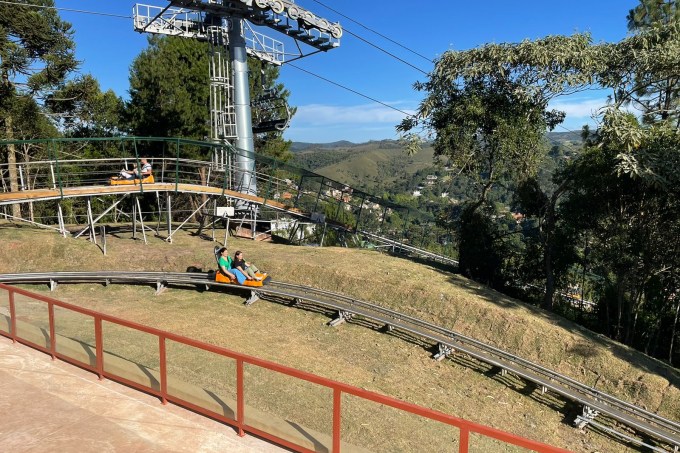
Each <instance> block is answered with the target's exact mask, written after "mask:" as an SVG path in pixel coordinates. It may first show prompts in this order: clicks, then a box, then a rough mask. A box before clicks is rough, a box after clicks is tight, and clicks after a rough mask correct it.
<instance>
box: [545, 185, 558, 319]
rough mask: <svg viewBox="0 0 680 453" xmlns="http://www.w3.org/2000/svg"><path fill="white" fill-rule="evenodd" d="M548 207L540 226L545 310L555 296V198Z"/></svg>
mask: <svg viewBox="0 0 680 453" xmlns="http://www.w3.org/2000/svg"><path fill="white" fill-rule="evenodd" d="M549 203H550V204H549V205H548V207H547V208H548V209H547V210H546V213H545V221H544V222H543V225H542V226H541V229H542V233H543V235H544V240H543V244H544V247H545V250H544V252H543V272H545V294H544V295H543V302H542V303H541V306H542V307H543V308H545V309H546V310H551V309H552V307H553V299H554V297H555V271H554V268H553V259H552V258H553V232H554V231H555V203H556V199H555V198H554V197H553V198H552V199H551V200H550V201H549Z"/></svg>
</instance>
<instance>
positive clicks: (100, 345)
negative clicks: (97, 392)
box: [94, 316, 104, 381]
mask: <svg viewBox="0 0 680 453" xmlns="http://www.w3.org/2000/svg"><path fill="white" fill-rule="evenodd" d="M94 338H95V340H94V341H95V345H96V346H95V348H96V359H97V375H98V376H99V380H100V381H101V380H102V379H104V342H103V338H102V318H101V317H99V316H95V318H94Z"/></svg>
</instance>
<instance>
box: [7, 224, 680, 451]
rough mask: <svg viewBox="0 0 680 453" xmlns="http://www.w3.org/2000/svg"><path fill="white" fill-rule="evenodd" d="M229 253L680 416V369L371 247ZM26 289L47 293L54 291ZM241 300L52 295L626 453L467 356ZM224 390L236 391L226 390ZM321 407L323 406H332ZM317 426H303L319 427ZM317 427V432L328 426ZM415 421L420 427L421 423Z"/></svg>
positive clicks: (144, 249) (281, 397)
mask: <svg viewBox="0 0 680 453" xmlns="http://www.w3.org/2000/svg"><path fill="white" fill-rule="evenodd" d="M216 237H218V238H221V237H223V233H222V234H220V233H218V234H217V236H216ZM0 243H2V246H1V247H0V273H9V272H32V271H33V272H34V271H46V270H55V271H56V270H100V269H101V270H103V269H107V270H131V269H132V270H134V269H138V270H145V271H151V270H159V271H172V272H183V271H185V270H186V269H187V268H188V267H190V266H191V267H195V268H200V269H203V270H208V269H213V268H214V267H215V265H214V258H213V256H212V247H213V243H212V242H210V241H206V240H202V239H199V238H196V237H193V236H191V235H189V234H186V233H182V232H180V233H177V234H176V235H175V240H174V241H173V244H167V243H164V242H163V241H161V240H160V239H158V238H149V245H146V246H145V245H144V243H143V242H142V241H139V240H138V241H132V240H130V239H129V238H128V237H124V236H121V237H110V238H109V239H108V241H107V245H108V247H107V249H108V254H107V256H103V254H102V253H101V251H100V250H99V249H98V248H97V247H96V246H94V245H93V244H90V243H89V242H87V241H85V240H72V239H64V238H61V237H60V236H58V235H56V234H55V233H51V232H45V231H36V230H33V229H27V228H21V229H17V228H0ZM36 244H40V245H39V246H36ZM229 248H230V251H231V252H232V253H233V252H234V251H236V249H241V250H244V251H245V253H246V257H247V259H249V260H252V261H254V262H255V263H256V264H257V265H258V266H259V267H260V268H261V269H265V270H267V271H269V272H270V274H271V275H273V278H274V279H275V280H281V281H288V282H294V283H299V284H305V285H309V286H314V287H317V288H322V289H326V290H330V291H338V292H342V293H344V294H347V295H350V296H353V297H357V298H360V299H362V300H366V301H369V302H372V303H377V304H379V305H382V306H385V307H388V308H392V309H395V310H398V311H401V312H404V313H408V314H409V315H412V316H415V317H418V318H421V319H424V320H426V321H428V322H432V323H435V324H438V325H442V326H445V327H447V328H451V329H454V330H457V331H459V332H460V333H462V334H464V335H467V336H470V337H473V338H476V339H478V340H480V341H484V342H487V343H489V344H492V345H494V346H497V347H499V348H502V349H505V350H508V351H510V352H513V353H516V354H518V355H519V356H522V357H524V358H526V359H528V360H531V361H534V362H537V363H540V364H542V365H544V366H546V367H548V368H551V369H554V370H556V371H559V372H561V373H564V374H566V375H568V376H571V377H573V378H575V379H577V380H579V381H581V382H583V383H585V384H588V385H592V386H596V387H597V388H599V389H602V390H604V391H607V392H609V393H612V394H614V395H616V396H618V397H621V398H622V399H625V400H627V401H630V402H633V403H636V404H640V405H642V406H644V407H646V408H647V409H650V410H653V411H658V412H659V413H660V414H661V415H663V416H665V417H669V418H672V419H675V420H677V419H678V414H679V413H680V391H679V390H678V385H679V383H680V376H679V375H678V372H677V370H672V369H670V368H668V367H666V366H665V365H664V364H662V363H661V362H659V361H656V360H653V359H650V358H648V357H645V356H644V355H642V354H640V353H638V352H636V351H633V350H630V349H629V348H626V347H624V346H621V345H618V344H616V343H613V342H611V341H609V340H608V339H606V338H603V337H601V336H597V335H594V334H592V333H590V332H588V331H586V330H584V329H581V328H579V327H578V326H576V325H574V324H572V323H570V322H568V321H566V320H564V319H562V318H559V317H557V316H554V315H552V314H550V313H546V312H544V311H542V310H540V309H537V308H534V307H529V306H526V305H524V304H522V303H520V302H518V301H516V300H514V299H511V298H507V297H505V296H503V295H500V294H498V293H496V292H494V291H491V290H488V289H487V288H484V287H481V286H480V285H478V284H476V283H474V282H470V281H468V280H466V279H464V278H462V277H460V276H458V275H455V274H451V273H449V272H444V271H441V270H439V269H437V268H435V267H432V266H428V265H422V264H416V263H412V262H409V261H407V260H404V259H400V258H393V257H390V256H386V255H381V254H378V253H377V252H374V251H368V250H353V249H342V248H312V247H294V246H286V245H279V244H271V243H258V242H252V241H248V240H243V239H235V238H230V239H229ZM131 257H133V258H131ZM30 289H31V290H37V289H39V291H40V292H43V293H48V291H47V290H46V289H45V288H37V287H31V288H30ZM244 294H245V293H244ZM244 294H237V293H220V292H213V291H208V292H198V291H193V290H188V291H187V290H180V289H172V288H171V289H169V290H168V291H166V292H164V293H163V294H162V295H160V296H158V297H155V296H153V290H152V289H151V288H149V287H144V286H127V287H126V286H109V287H102V286H100V285H60V286H59V288H58V289H57V291H56V292H55V293H53V294H51V295H52V296H53V297H56V298H58V299H60V300H64V301H68V302H71V303H74V304H77V305H81V306H85V307H88V308H91V309H94V310H97V311H101V312H104V313H108V314H111V315H114V316H119V317H122V318H125V319H130V320H133V321H136V322H139V323H141V324H144V325H148V326H152V327H157V328H160V329H164V330H168V331H171V332H174V333H178V334H180V335H186V336H188V337H191V338H195V339H198V340H202V341H205V342H207V343H211V344H217V345H220V346H224V347H227V348H229V349H232V350H235V351H239V352H243V353H246V354H252V355H255V356H258V357H262V358H265V359H269V360H272V361H275V362H278V363H282V364H284V365H288V366H292V367H295V368H298V369H301V370H305V371H309V372H312V373H315V374H318V375H321V376H325V377H328V378H331V379H336V380H339V381H343V382H347V383H350V384H352V385H356V386H358V387H362V388H366V389H369V390H373V391H377V392H379V393H383V394H386V395H390V396H393V397H396V398H400V399H403V400H406V401H410V402H413V403H416V404H421V405H423V406H426V407H431V408H433V409H437V410H441V411H443V412H447V413H450V414H452V415H456V416H459V417H463V418H467V419H470V420H473V421H476V422H479V423H483V424H486V425H490V426H494V427H497V428H499V429H503V430H506V431H510V432H513V433H516V434H518V435H521V436H525V437H529V438H532V439H536V440H539V441H542V442H546V443H550V444H553V445H557V446H561V447H563V448H568V449H571V450H573V451H579V452H592V451H596V450H599V451H603V452H604V451H629V450H627V447H626V446H624V445H621V444H618V443H616V442H614V441H613V440H611V439H610V438H608V437H607V436H603V435H600V434H598V433H597V432H595V431H593V430H591V429H589V430H586V431H578V430H576V429H575V428H573V427H572V426H571V425H570V423H571V419H570V418H569V417H571V416H573V415H574V414H573V411H575V410H578V408H574V407H570V405H568V404H565V403H564V402H563V401H562V400H559V399H557V398H555V397H554V396H551V395H549V394H548V395H541V394H540V392H534V391H532V389H531V388H529V387H527V386H526V385H525V384H524V383H523V382H521V381H519V380H517V379H514V378H512V377H511V376H504V377H503V376H500V375H494V374H493V372H492V370H489V369H488V367H487V366H485V365H482V364H479V363H476V362H474V361H472V360H469V359H467V358H465V357H460V356H456V357H454V358H453V360H448V361H444V362H435V361H433V360H432V359H431V354H430V352H429V351H427V350H425V349H424V348H423V345H422V344H421V343H420V342H419V341H417V340H415V339H410V338H402V337H403V335H385V334H383V333H380V332H377V331H374V330H372V329H367V328H366V327H363V326H361V325H359V324H346V325H343V326H341V327H339V328H329V327H327V326H326V323H327V321H328V316H327V313H320V312H317V311H305V310H295V309H292V308H289V307H287V306H285V305H281V304H276V303H270V302H264V301H260V302H257V303H256V304H255V305H253V306H251V307H244V306H243V305H242V302H243V300H244V297H243V296H244ZM141 353H142V354H143V352H141ZM183 354H185V355H182V366H179V365H178V368H177V369H174V372H175V373H180V372H181V371H180V369H186V370H188V371H184V372H183V373H186V376H187V377H188V378H191V379H192V380H193V379H196V380H197V382H200V383H202V384H204V385H207V386H212V387H213V388H221V387H220V386H223V385H224V384H223V379H222V377H221V376H223V375H224V372H223V371H220V368H219V367H217V368H211V367H210V366H209V365H208V364H205V359H196V360H194V359H191V357H189V356H186V353H183ZM141 360H147V359H146V358H144V357H142V358H141ZM148 360H150V359H148ZM201 376H204V377H201ZM490 377H491V378H490ZM201 379H203V380H202V381H201ZM194 382H196V381H194ZM289 387H290V386H289ZM290 388H292V387H290ZM224 391H225V392H230V391H233V390H231V389H229V388H226V387H225V388H224ZM291 392H292V390H291ZM304 393H305V392H303V391H299V390H296V391H295V392H292V393H288V392H281V394H278V395H275V396H274V397H272V396H270V395H267V394H266V392H265V391H264V390H261V391H260V390H258V391H255V392H253V394H252V395H248V396H249V397H251V398H253V401H254V403H256V404H257V405H258V407H262V408H264V409H266V410H269V411H272V412H274V413H278V412H281V413H284V414H285V413H287V412H289V411H290V410H291V408H292V407H295V406H294V403H295V401H296V400H298V399H299V398H300V397H301V395H303V394H304ZM313 394H314V393H313ZM291 396H293V397H292V398H291ZM317 399H318V402H319V407H321V408H323V407H324V406H323V404H324V403H322V401H325V400H324V399H323V398H322V397H321V396H319V397H318V398H317ZM321 412H323V411H321ZM565 412H566V413H569V415H568V416H565ZM361 414H366V415H367V416H369V415H368V414H371V412H370V409H368V408H361V407H357V408H356V413H355V414H352V415H353V417H354V418H355V419H356V422H357V423H359V424H358V425H356V426H348V427H347V430H348V433H352V436H356V437H357V439H361V438H363V439H376V441H377V440H379V439H381V438H382V439H383V440H384V436H385V435H389V430H387V427H386V426H382V425H384V424H388V423H389V420H388V419H386V418H385V417H382V418H381V417H380V416H375V415H370V419H369V422H366V420H365V419H363V417H362V415H361ZM311 420H312V421H307V420H300V423H302V422H305V423H312V424H314V423H315V422H314V417H311ZM321 420H323V419H319V422H318V424H319V427H322V426H325V423H324V422H322V421H321ZM381 420H382V422H383V423H381ZM362 423H368V426H363V425H362ZM413 423H416V425H412V426H417V423H418V422H413ZM310 428H314V426H310ZM430 429H432V431H429V430H430ZM386 430H387V431H386ZM427 430H428V431H427V432H431V433H433V435H432V436H431V439H432V440H431V442H432V444H431V445H430V446H432V447H433V448H432V450H433V451H436V450H437V449H438V448H439V449H444V450H445V449H447V448H451V447H452V445H453V444H452V443H451V442H452V441H449V440H448V438H447V440H442V438H441V437H440V436H438V435H437V434H436V433H437V429H436V427H435V428H427ZM381 433H382V434H381ZM385 433H388V434H385ZM366 442H369V444H370V446H371V447H372V448H375V449H376V450H377V451H390V450H389V449H385V448H387V447H380V444H379V443H378V442H376V443H375V445H374V441H369V440H366ZM441 447H444V448H441ZM393 448H394V449H393V450H391V451H398V450H402V451H406V450H407V448H406V447H405V446H401V447H400V446H399V445H396V446H393ZM488 448H491V447H488ZM493 449H495V447H494V448H492V450H489V451H493ZM630 451H633V450H630Z"/></svg>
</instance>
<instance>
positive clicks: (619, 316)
mask: <svg viewBox="0 0 680 453" xmlns="http://www.w3.org/2000/svg"><path fill="white" fill-rule="evenodd" d="M623 288H624V284H623V277H622V276H620V275H618V276H617V282H616V326H615V329H616V330H615V334H614V339H615V340H616V341H621V329H622V327H623V326H622V325H621V323H622V322H623Z"/></svg>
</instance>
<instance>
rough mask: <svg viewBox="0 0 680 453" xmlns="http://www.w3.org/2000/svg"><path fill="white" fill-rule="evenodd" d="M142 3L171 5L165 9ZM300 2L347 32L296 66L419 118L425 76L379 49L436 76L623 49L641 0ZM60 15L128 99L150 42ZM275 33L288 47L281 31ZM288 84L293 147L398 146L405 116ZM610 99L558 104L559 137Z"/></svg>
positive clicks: (292, 75)
mask: <svg viewBox="0 0 680 453" xmlns="http://www.w3.org/2000/svg"><path fill="white" fill-rule="evenodd" d="M55 3H56V6H57V7H58V8H64V9H73V10H81V11H90V12H98V13H103V14H111V15H116V16H131V15H132V8H133V6H134V3H133V2H128V1H126V0H99V1H95V0H55ZM140 3H144V4H149V5H157V6H166V5H167V4H168V2H167V1H165V0H148V1H145V2H140ZM296 3H297V4H298V5H300V6H301V7H303V8H306V9H308V10H310V11H312V12H313V13H315V14H316V15H317V16H320V17H324V18H326V19H328V20H330V21H331V22H336V21H339V22H340V24H341V25H342V26H343V27H344V28H345V29H346V31H345V33H344V35H343V37H342V39H341V43H340V47H339V48H336V49H333V50H331V51H329V52H326V53H320V54H315V55H311V56H309V57H306V58H303V59H301V60H298V61H295V62H294V64H295V65H296V66H298V67H300V68H303V69H304V70H306V71H309V72H311V73H313V74H317V75H319V76H321V77H323V78H325V79H329V80H331V81H333V82H335V83H336V84H339V85H342V86H345V87H347V88H349V89H351V90H354V91H356V92H359V93H361V94H363V95H365V96H368V97H370V98H373V99H376V100H379V101H381V102H382V103H384V104H388V105H390V106H392V107H394V108H396V109H399V110H401V111H404V112H413V111H415V109H416V107H417V105H418V103H419V101H420V100H421V99H422V96H423V95H422V93H419V92H416V91H414V90H413V83H414V82H416V81H424V80H426V76H425V75H424V74H423V73H422V72H420V71H418V70H416V69H414V68H413V67H411V66H409V65H407V64H405V63H403V62H401V61H399V60H397V58H394V57H392V56H390V55H387V54H386V53H384V52H383V51H380V50H378V49H376V48H375V47H374V46H377V47H380V48H382V49H384V50H385V51H387V52H389V53H391V54H393V55H394V56H396V57H398V58H400V59H402V60H404V61H406V62H407V63H409V64H410V65H413V66H415V67H417V68H419V69H421V70H422V71H425V72H428V71H430V70H431V69H432V63H431V61H429V59H434V58H436V57H437V56H438V55H441V54H442V53H443V52H445V51H446V50H449V49H453V50H466V49H471V48H474V47H477V46H480V45H483V44H485V43H489V42H494V43H501V42H518V41H521V40H523V39H536V38H540V37H544V36H547V35H571V34H573V33H578V32H589V33H591V35H592V37H593V40H594V41H595V42H604V41H607V42H615V41H619V40H621V39H623V38H625V37H626V33H627V32H626V14H627V13H628V11H629V10H630V9H631V8H633V7H634V6H635V5H636V4H638V1H637V0H588V1H586V0H517V1H508V0H486V1H484V2H471V1H463V0H444V1H442V0H440V1H432V0H425V1H422V2H414V1H403V0H392V1H385V0H382V1H380V0H378V1H373V2H367V1H365V0H363V1H359V0H342V1H339V0H319V1H317V0H297V1H296ZM326 6H328V7H330V8H332V9H333V10H335V12H334V11H332V10H329V9H328V8H327V7H326ZM337 13H341V14H342V15H343V16H346V17H342V16H340V15H338V14H337ZM60 15H61V17H62V18H63V19H64V20H67V21H69V22H71V23H72V24H73V28H74V30H75V41H76V45H77V47H76V55H77V57H78V59H79V60H81V61H82V62H83V63H82V66H81V72H83V73H91V74H93V75H94V76H95V77H96V78H97V79H98V80H99V82H100V84H101V86H102V89H103V90H107V89H113V90H114V91H115V92H116V93H117V94H118V95H120V96H122V97H124V98H127V97H128V94H127V90H128V87H129V84H128V76H129V67H130V64H131V63H132V61H133V59H134V58H135V57H136V56H137V55H138V54H139V53H140V51H141V50H142V49H144V48H145V47H146V36H145V35H141V34H139V33H137V32H135V31H134V30H133V27H132V20H131V19H126V18H121V17H113V16H105V15H95V14H87V13H83V12H71V11H65V10H61V11H60ZM347 18H350V19H352V20H353V21H356V22H358V23H359V24H361V25H359V24H357V23H355V22H353V21H352V20H349V19H347ZM362 25H363V26H365V27H367V28H368V29H370V30H374V31H377V32H379V33H380V34H382V35H384V36H387V37H388V38H390V39H391V40H393V41H396V42H398V43H399V44H401V45H403V46H405V47H407V48H409V49H411V50H413V51H415V52H417V53H418V54H420V55H422V56H424V57H427V59H426V58H423V57H421V56H419V55H416V54H414V53H412V52H409V51H408V50H406V49H404V48H402V47H400V46H398V45H396V44H394V43H392V42H390V41H389V40H386V39H384V38H383V37H381V36H379V35H377V34H374V33H372V32H371V31H370V30H368V29H367V28H364V27H362ZM267 33H268V34H269V35H271V36H272V37H275V38H277V39H281V36H280V35H279V34H278V33H277V32H276V31H274V30H269V31H268V32H267ZM353 35H358V36H359V37H361V38H363V40H365V41H369V42H370V43H371V44H373V45H374V46H371V45H369V44H367V43H365V42H364V41H362V40H361V39H358V38H356V37H355V36H353ZM286 45H287V47H286V50H287V51H293V50H294V49H292V48H290V47H289V43H286ZM280 81H281V82H283V83H284V85H285V86H286V87H287V88H288V89H289V90H290V91H291V96H290V104H291V105H293V106H296V107H297V109H298V111H297V114H296V115H295V117H294V119H293V121H292V123H291V126H290V128H289V129H288V130H287V131H286V132H285V134H284V136H285V138H287V139H290V140H294V141H301V142H316V143H326V142H333V141H337V140H349V141H352V142H357V143H358V142H364V141H368V140H381V139H396V138H398V136H397V133H396V131H395V129H394V127H395V125H396V124H398V123H399V122H400V121H401V119H402V118H403V116H404V114H403V113H400V112H398V111H396V110H393V109H391V108H388V107H386V106H384V105H381V104H379V103H376V102H373V101H372V100H369V99H367V98H365V97H362V96H360V95H358V94H355V93H352V92H350V91H347V90H345V89H343V88H340V87H338V86H336V85H334V84H331V83H329V82H327V81H324V80H322V79H320V78H317V77H315V76H313V75H310V74H308V73H306V72H303V71H301V70H300V69H296V68H294V67H292V66H287V65H284V66H283V67H282V69H281V77H280ZM606 94H607V93H604V92H601V91H593V92H582V93H579V94H577V95H573V96H571V97H568V98H566V97H565V98H563V99H559V100H557V101H556V102H555V103H554V105H553V107H555V108H559V109H561V110H564V111H565V112H567V119H566V121H565V123H564V124H563V127H561V128H558V129H557V131H565V130H578V129H580V127H581V126H582V125H583V124H586V123H590V124H592V120H591V119H590V117H591V113H592V111H593V110H594V109H597V107H599V106H601V105H602V104H603V103H604V98H605V96H606Z"/></svg>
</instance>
